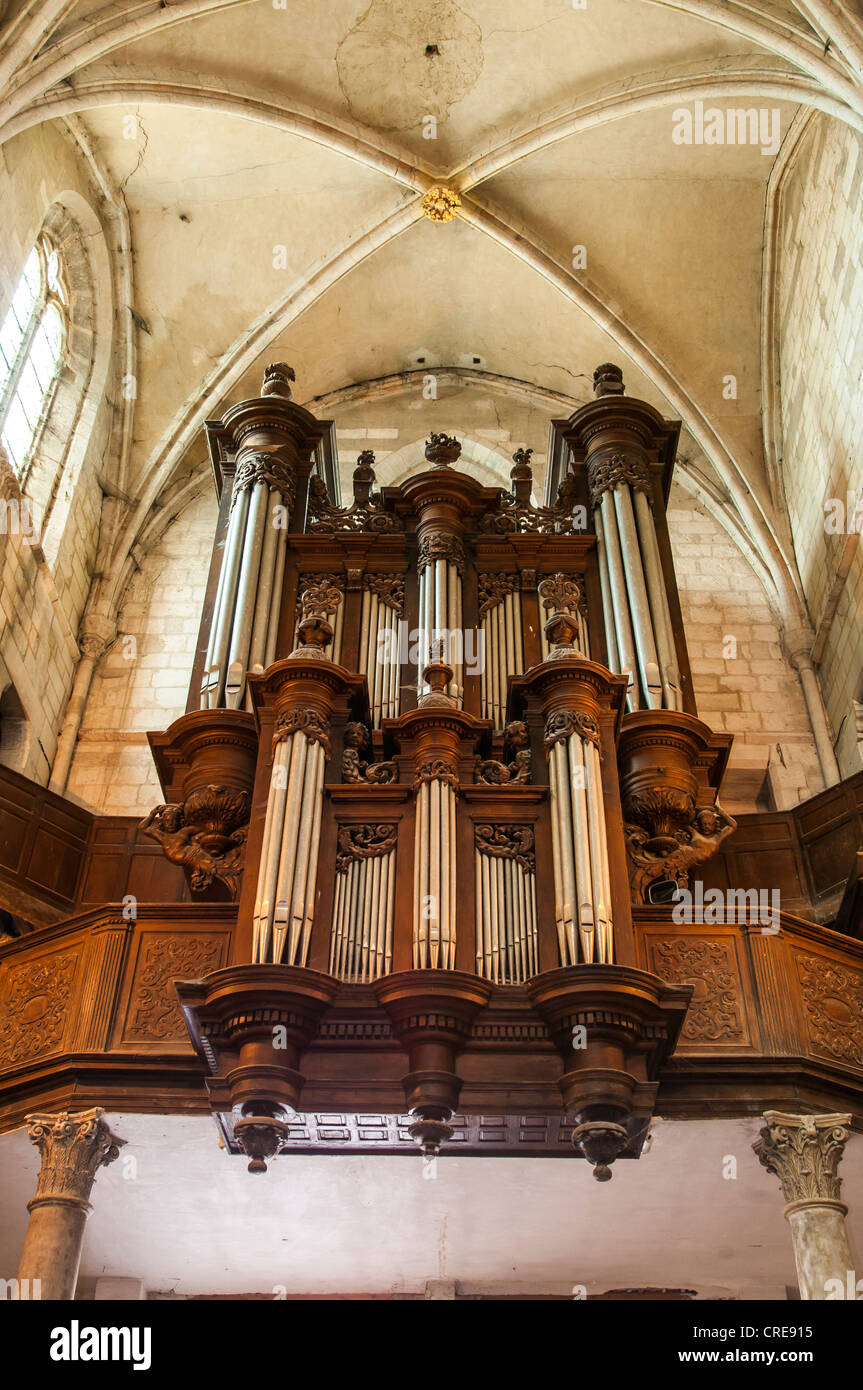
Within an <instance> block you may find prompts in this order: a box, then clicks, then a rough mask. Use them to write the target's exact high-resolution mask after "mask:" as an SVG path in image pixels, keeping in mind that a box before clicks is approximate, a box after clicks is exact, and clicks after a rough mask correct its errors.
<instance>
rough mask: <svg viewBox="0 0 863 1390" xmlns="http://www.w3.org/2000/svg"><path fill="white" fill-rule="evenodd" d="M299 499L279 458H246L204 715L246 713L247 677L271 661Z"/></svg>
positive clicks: (225, 561)
mask: <svg viewBox="0 0 863 1390" xmlns="http://www.w3.org/2000/svg"><path fill="white" fill-rule="evenodd" d="M293 499H294V484H293V479H292V477H291V474H290V472H289V470H288V468H287V465H286V464H284V463H283V462H282V461H281V460H279V459H278V458H277V457H276V456H275V455H273V454H268V453H253V454H250V455H248V456H247V457H246V458H245V459H242V460H241V462H240V464H239V466H238V468H237V474H236V478H235V480H234V489H233V494H232V498H231V514H230V520H229V522H228V531H227V535H226V537H225V549H224V553H223V556H222V565H221V570H220V573H219V582H218V585H217V588H216V598H215V601H214V605H213V617H212V621H211V624H210V635H209V639H208V643H207V655H206V660H205V662H204V675H203V681H202V686H201V707H202V708H204V709H217V708H222V707H225V706H226V707H227V708H229V709H239V708H240V707H241V706H242V705H243V703H244V700H245V699H246V676H247V675H248V673H249V672H250V671H262V670H263V669H264V667H265V666H266V665H268V664H270V661H271V660H272V656H273V654H274V652H275V643H276V633H277V630H278V619H279V610H280V607H281V598H282V580H283V576H284V565H285V545H286V533H287V519H288V514H289V511H290V507H291V506H292V504H293ZM247 703H248V702H247Z"/></svg>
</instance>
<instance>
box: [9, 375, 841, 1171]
mask: <svg viewBox="0 0 863 1390" xmlns="http://www.w3.org/2000/svg"><path fill="white" fill-rule="evenodd" d="M292 380H293V372H292V371H291V369H290V368H288V367H287V366H285V365H284V364H275V365H274V366H272V367H270V368H268V369H267V372H266V374H265V379H264V384H263V388H262V392H261V395H260V396H259V397H256V398H254V399H251V400H246V401H242V402H240V403H238V404H236V405H234V406H232V407H231V408H230V409H229V410H228V411H227V412H226V414H225V416H224V418H223V419H221V420H215V421H209V422H208V423H207V434H208V438H209V443H210V449H211V455H212V459H213V465H214V469H215V474H216V479H217V485H218V488H219V492H220V497H221V505H220V514H219V522H218V527H217V535H216V540H215V544H214V550H213V559H212V564H211V569H210V575H209V580H208V584H207V593H206V599H205V604H204V611H203V617H202V624H201V631H200V638H199V642H198V649H197V656H196V660H195V665H194V669H193V676H192V682H191V689H190V694H189V702H188V707H187V711H186V713H185V714H184V715H183V716H182V717H181V718H179V719H178V720H176V721H175V722H174V723H173V724H172V725H171V726H170V728H168V729H167V730H165V731H159V732H153V733H151V734H150V735H148V737H149V741H150V746H151V749H152V753H153V757H154V760H155V763H156V767H157V770H158V773H159V777H160V781H161V784H162V787H163V790H164V795H165V804H163V805H161V806H158V807H156V808H154V810H153V811H152V812H151V813H150V814H149V815H148V816H147V817H146V818H145V820H144V821H143V822H142V823H141V825H140V826H135V825H134V824H133V823H132V822H131V821H129V822H128V823H127V822H125V821H122V823H121V819H118V818H114V819H113V820H112V819H111V818H108V817H103V818H99V817H94V816H91V815H89V813H84V812H83V811H81V810H80V809H79V808H76V807H74V806H73V805H72V803H71V802H68V801H65V800H64V799H63V798H60V797H56V796H53V795H52V794H50V793H47V792H44V790H43V789H38V788H35V787H33V786H31V785H30V784H27V783H26V779H22V778H17V779H14V780H13V781H12V782H10V783H9V785H8V786H6V784H4V787H3V789H0V790H2V794H3V796H4V797H5V798H6V799H7V801H9V804H10V806H12V798H13V797H14V798H17V802H16V807H17V806H19V805H20V806H22V807H23V806H25V805H29V803H30V802H32V803H33V807H34V809H33V812H32V817H31V820H32V823H31V825H30V828H29V830H27V829H26V827H25V821H26V817H27V812H26V811H19V810H18V809H15V807H13V809H15V815H16V816H18V818H19V820H20V821H21V824H22V827H25V828H23V829H22V837H23V838H22V839H21V844H22V851H21V853H22V854H23V852H24V848H23V847H26V844H27V843H30V842H31V841H32V843H33V844H34V845H39V844H41V843H42V840H43V839H44V837H45V836H46V835H48V834H49V833H50V835H51V836H53V837H54V838H53V840H52V843H54V842H55V841H56V842H57V843H58V844H59V839H58V837H62V839H63V844H64V848H63V853H64V855H66V856H67V860H66V861H64V862H68V863H69V864H71V863H72V861H73V860H74V861H75V862H76V863H79V865H80V867H79V869H78V870H76V873H77V878H76V879H75V882H76V884H77V886H76V887H75V888H74V889H72V888H70V889H69V890H68V891H66V892H65V895H64V896H63V895H61V894H60V893H59V891H58V889H56V888H52V890H51V894H50V895H49V894H48V892H47V890H45V892H43V894H42V902H43V906H42V908H41V909H40V910H42V911H43V912H44V918H43V919H40V921H41V922H42V924H41V925H40V926H39V929H38V930H37V931H34V932H33V933H32V934H30V935H29V936H26V937H22V938H21V940H20V941H15V942H12V943H7V944H6V945H4V947H3V949H2V951H0V998H2V1001H3V1007H4V1009H5V1011H6V1012H5V1016H4V1018H3V1019H0V1108H2V1116H3V1119H4V1123H6V1124H15V1123H20V1121H21V1117H22V1116H23V1115H24V1114H25V1113H26V1111H27V1110H28V1109H32V1108H34V1106H42V1107H43V1108H44V1107H45V1106H46V1105H47V1104H56V1103H63V1102H64V1101H65V1103H67V1104H68V1103H69V1101H70V1100H71V1099H72V1098H73V1097H74V1099H75V1101H76V1103H78V1104H82V1103H83V1104H88V1103H89V1104H100V1105H106V1106H109V1107H114V1108H123V1107H126V1106H130V1107H131V1108H140V1109H144V1110H156V1111H160V1110H164V1111H167V1112H172V1111H175V1110H176V1111H178V1112H195V1111H206V1110H209V1111H211V1112H212V1113H214V1114H215V1116H216V1118H217V1121H218V1123H219V1125H220V1127H221V1131H222V1134H223V1137H224V1142H225V1146H226V1148H227V1149H228V1151H229V1152H230V1153H233V1154H241V1153H242V1154H244V1155H245V1156H246V1158H247V1160H248V1164H249V1168H250V1170H251V1171H253V1172H258V1171H262V1170H263V1169H264V1168H265V1167H266V1165H267V1163H268V1162H269V1161H270V1160H271V1159H272V1158H274V1157H275V1156H276V1155H277V1154H280V1153H284V1154H287V1155H290V1154H291V1153H293V1152H320V1151H340V1152H354V1153H355V1152H370V1151H371V1152H388V1153H391V1152H400V1153H416V1151H417V1146H419V1149H420V1150H421V1151H422V1153H423V1154H424V1156H425V1158H426V1159H427V1160H428V1161H429V1162H431V1161H433V1160H434V1159H435V1157H436V1155H437V1154H438V1153H439V1152H441V1151H442V1152H443V1153H444V1154H446V1153H449V1152H463V1153H489V1154H494V1153H501V1154H507V1153H508V1154H513V1153H517V1154H524V1155H532V1156H533V1155H549V1156H563V1155H570V1156H572V1155H575V1156H578V1157H583V1158H585V1159H587V1161H588V1162H589V1163H590V1164H591V1165H592V1166H593V1171H594V1174H595V1176H596V1177H597V1178H599V1179H601V1180H606V1179H608V1178H609V1177H610V1176H611V1172H612V1164H613V1163H614V1162H615V1161H616V1160H618V1159H621V1158H626V1159H635V1158H638V1156H639V1154H640V1152H641V1149H642V1145H643V1143H644V1139H645V1136H646V1133H647V1129H648V1126H649V1123H650V1119H651V1117H652V1115H653V1114H654V1113H657V1112H658V1113H662V1114H669V1115H684V1116H686V1115H713V1114H717V1113H721V1114H734V1115H741V1114H760V1113H761V1111H762V1110H763V1109H764V1108H765V1106H771V1105H773V1106H780V1107H782V1106H785V1107H787V1106H789V1105H790V1104H793V1103H794V1102H798V1101H800V1098H801V1096H803V1097H805V1102H806V1103H807V1104H809V1105H811V1106H814V1107H816V1108H819V1109H828V1110H829V1109H831V1107H832V1108H833V1109H836V1108H837V1106H840V1105H844V1106H846V1107H847V1106H848V1105H849V1102H850V1101H851V1100H852V1098H853V1097H856V1095H858V1094H859V1089H860V1085H861V1082H863V1056H861V1055H860V1050H859V1026H860V1023H861V1021H863V1020H861V1016H860V1010H859V999H860V998H861V997H863V990H861V981H863V946H861V944H860V943H859V942H857V941H854V940H852V939H851V938H850V936H841V935H839V934H838V933H837V932H832V931H829V930H827V929H825V928H823V927H820V926H818V925H816V924H815V923H814V922H811V921H807V920H806V919H804V918H802V917H796V916H794V915H793V914H791V913H788V912H786V911H784V910H783V911H782V912H781V913H780V914H779V916H780V921H781V930H777V931H773V930H770V931H768V932H764V931H763V930H762V927H761V926H760V925H759V924H758V923H757V921H753V920H751V919H747V917H746V915H745V913H742V912H741V913H738V914H736V915H735V914H734V913H731V915H730V916H728V917H726V919H725V920H724V921H723V922H721V923H720V924H719V925H713V926H711V925H707V924H706V923H704V922H701V921H699V919H697V918H693V919H690V920H681V919H680V918H678V917H677V916H675V915H674V914H673V908H672V898H673V896H674V894H675V893H676V892H677V890H679V889H687V888H692V887H693V886H694V884H695V881H696V876H699V875H701V874H702V873H704V875H705V877H706V878H708V879H709V875H710V873H711V872H714V871H715V872H716V873H717V875H718V874H719V870H717V869H716V864H717V862H719V863H721V864H723V865H725V866H726V867H725V868H723V870H722V872H723V873H725V872H726V871H727V865H728V864H732V863H733V862H735V861H733V860H732V859H730V858H729V859H727V860H726V859H724V858H723V855H724V853H725V850H724V842H725V840H726V839H727V838H728V837H729V836H732V835H733V834H734V832H735V824H734V821H733V820H732V819H731V817H730V816H728V815H726V813H725V812H724V811H723V810H722V808H721V806H720V805H719V803H718V802H717V793H718V791H719V788H720V783H721V779H722V775H723V771H724V768H725V765H726V762H727V758H728V753H729V748H730V743H731V739H730V737H729V736H727V735H725V734H716V733H713V732H712V731H711V729H710V728H708V726H707V725H706V724H704V723H703V722H702V721H701V720H700V719H699V718H698V715H697V711H696V708H695V700H694V696H693V690H692V681H691V677H690V671H689V663H688V658H687V652H686V642H685V635H684V630H683V624H682V621H681V615H680V605H679V602H678V596H677V589H676V583H675V576H674V567H673V563H672V558H671V550H670V545H669V540H668V533H667V529H666V524H665V505H666V499H667V496H668V489H669V486H670V479H671V471H672V468H673V463H674V454H675V448H676V442H677V435H678V429H679V427H678V426H677V425H676V424H674V423H669V422H667V421H665V420H663V419H662V417H661V416H660V415H659V414H658V413H657V412H656V411H655V410H654V409H653V408H652V407H651V406H649V405H648V404H646V403H645V402H642V401H638V400H634V399H631V398H629V397H627V396H626V394H625V392H624V389H623V382H622V378H621V373H620V371H619V369H618V368H616V367H614V366H612V365H610V364H605V365H603V366H602V367H599V368H598V369H597V371H596V373H595V378H594V399H593V400H591V401H590V402H589V403H588V404H586V405H584V406H582V407H581V408H580V409H579V410H577V411H576V412H575V413H574V414H573V415H572V416H571V417H570V418H569V419H568V420H565V421H557V422H555V423H554V428H555V431H556V434H557V439H558V446H557V456H559V457H563V458H566V459H567V460H568V463H567V469H566V472H565V473H564V475H563V477H562V480H561V481H560V484H559V486H558V488H557V492H556V496H555V498H554V500H553V501H552V502H551V503H550V504H549V505H544V506H542V505H539V504H538V503H537V502H536V501H535V500H534V496H533V479H532V476H531V467H530V451H529V450H526V449H519V450H518V451H517V452H516V454H515V455H514V457H513V467H512V472H511V483H510V487H509V489H504V488H502V487H501V488H486V487H482V486H480V485H479V484H478V483H477V482H476V481H475V480H474V479H473V478H471V477H470V476H468V475H467V474H466V473H465V472H462V471H460V469H459V466H458V465H459V456H460V452H461V450H460V445H459V443H458V441H457V440H455V439H453V438H451V437H449V436H447V435H444V434H432V435H431V437H430V439H429V441H428V443H427V444H426V447H425V458H424V459H421V458H418V459H417V465H416V469H415V471H414V472H413V474H412V475H411V476H410V477H409V478H408V479H407V480H406V481H405V482H403V483H402V484H401V485H400V486H397V487H390V488H384V489H383V490H382V491H378V490H376V487H375V474H374V457H373V455H372V454H371V453H362V454H360V456H359V459H358V460H357V466H356V469H355V471H354V475H353V497H352V499H351V501H350V503H349V504H347V505H340V504H339V502H338V500H337V498H334V497H333V496H331V492H332V491H333V489H332V488H331V489H330V491H328V488H327V485H326V480H325V476H324V473H323V470H321V469H320V468H319V467H318V466H317V464H316V459H320V458H321V456H322V452H323V451H322V440H324V438H325V436H326V434H327V429H328V426H327V423H326V422H322V421H319V420H317V419H316V418H315V417H314V416H313V415H312V414H310V413H309V412H308V411H307V410H305V409H304V408H303V407H301V406H299V405H298V404H296V403H295V402H294V400H293V399H292V394H291V381H292ZM7 781H8V779H7ZM848 785H849V789H848V791H847V793H846V794H844V795H845V799H846V801H847V800H848V799H849V798H850V797H852V796H856V795H857V792H855V790H854V787H856V785H857V784H856V783H855V784H854V786H853V787H852V785H851V783H849V784H848ZM37 793H38V795H37ZM849 804H850V803H849ZM855 804H856V803H855ZM831 805H832V803H831ZM861 809H863V808H861ZM825 814H826V813H825ZM848 814H850V812H849V813H848ZM749 819H750V820H752V821H753V822H755V821H757V820H758V819H759V818H758V817H750V818H749ZM846 819H847V817H846ZM776 820H777V818H776V817H772V818H771V817H770V816H769V815H768V816H766V817H765V818H764V830H763V832H762V831H761V830H759V829H758V827H757V826H754V825H753V826H752V827H750V828H749V829H748V831H747V833H748V834H749V836H750V839H751V837H752V836H754V835H755V834H756V832H757V833H758V835H760V836H761V839H762V840H764V843H765V845H766V844H767V843H768V840H767V839H764V836H767V837H768V838H769V837H770V836H774V837H776V836H778V835H779V834H780V831H781V830H782V829H783V826H784V822H783V826H779V825H777V824H774V822H775V821H776ZM27 835H29V836H30V840H29V841H28V840H26V836H27ZM40 836H41V837H42V839H40V838H39V837H40ZM34 837H36V838H35V839H34ZM746 843H749V842H748V841H747V842H746ZM771 843H772V842H771ZM778 843H779V842H778V840H777V845H778ZM717 850H719V851H720V853H719V854H718V855H717V853H716V852H717ZM28 854H31V858H30V859H29V860H27V861H26V862H27V863H30V862H32V863H36V859H35V858H34V857H33V854H32V853H31V852H30V851H28ZM130 856H131V857H130ZM19 857H20V856H19ZM738 858H739V859H740V861H741V863H742V862H743V861H746V862H749V863H751V862H754V861H752V860H751V859H750V860H747V859H746V853H745V852H744V849H741V850H740V852H739V855H738ZM42 861H44V863H45V865H46V866H48V865H49V862H50V856H47V857H46V855H45V854H44V853H43V854H42V858H41V860H40V861H39V862H40V863H41V862H42ZM758 862H759V864H760V865H761V866H762V867H760V868H759V869H756V883H758V884H759V886H760V883H761V882H763V881H764V877H763V876H764V867H763V866H764V864H765V861H764V860H759V861H758ZM21 863H22V864H24V863H25V861H24V859H21ZM702 865H703V866H705V867H704V868H703V869H702V867H701V866H702ZM130 866H131V867H130ZM135 866H137V867H135ZM759 874H760V875H761V878H760V880H759V878H758V877H757V875H759ZM6 876H7V878H10V876H9V874H8V873H7V875H6ZM715 881H716V882H721V881H722V879H721V876H718V877H717V878H716V880H715ZM3 882H4V880H3V876H2V873H0V887H2V885H3ZM52 882H53V880H52ZM10 883H11V885H12V886H11V887H10V889H9V892H10V893H11V892H12V891H13V889H14V891H15V892H16V893H17V894H18V898H17V899H15V901H23V897H24V895H26V894H29V900H32V899H33V892H32V872H31V878H30V879H28V878H27V877H26V874H25V871H24V869H23V868H22V869H21V870H20V871H19V872H18V876H17V878H14V879H11V878H10ZM124 893H125V894H127V895H128V894H131V895H132V897H131V900H132V901H133V902H134V904H135V909H134V912H131V913H130V912H129V911H127V909H126V907H125V906H123V904H126V903H127V902H128V901H129V899H128V898H127V897H123V896H122V895H123V894H124ZM121 898H122V903H121V901H120V900H121ZM8 901H10V902H12V901H13V899H12V898H11V897H10V898H9V899H8ZM70 909H71V912H72V915H71V916H69V915H68V914H69V911H70ZM178 1000H179V1006H178ZM34 1010H36V1012H37V1014H38V1017H39V1019H40V1020H41V1022H40V1023H39V1026H38V1028H35V1029H34V1028H33V1027H31V1026H30V1024H29V1020H30V1019H31V1018H32V1017H33V1016H34Z"/></svg>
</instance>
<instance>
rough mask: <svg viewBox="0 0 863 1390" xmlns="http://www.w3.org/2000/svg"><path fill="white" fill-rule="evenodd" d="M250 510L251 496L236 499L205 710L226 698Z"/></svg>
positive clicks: (215, 616)
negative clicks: (232, 627)
mask: <svg viewBox="0 0 863 1390" xmlns="http://www.w3.org/2000/svg"><path fill="white" fill-rule="evenodd" d="M248 509H249V494H248V492H246V491H245V490H244V491H242V492H240V493H239V494H237V495H235V498H234V501H233V504H232V506H231V517H230V521H229V522H228V534H227V537H226V538H225V551H224V554H223V556H222V572H221V575H220V577H219V586H218V590H217V593H216V603H215V606H214V609H213V620H212V622H211V624H210V640H209V642H208V644H207V660H206V669H205V672H204V682H205V685H204V692H203V699H202V704H203V706H204V708H208V709H216V708H218V707H219V706H220V705H221V703H222V700H223V698H224V682H225V657H226V655H227V651H228V642H229V640H230V636H231V624H232V622H233V619H234V604H235V601H236V595H237V581H238V579H239V575H240V558H241V554H242V546H243V537H244V535H245V529H246V515H247V513H248Z"/></svg>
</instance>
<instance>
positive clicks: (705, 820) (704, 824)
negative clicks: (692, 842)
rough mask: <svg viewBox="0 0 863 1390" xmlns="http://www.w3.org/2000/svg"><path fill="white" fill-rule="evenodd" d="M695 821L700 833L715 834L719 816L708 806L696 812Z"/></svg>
mask: <svg viewBox="0 0 863 1390" xmlns="http://www.w3.org/2000/svg"><path fill="white" fill-rule="evenodd" d="M696 823H697V825H698V829H699V830H700V831H701V833H702V835H715V834H716V832H717V830H718V829H719V817H718V816H717V814H716V812H715V811H711V809H710V807H709V806H705V807H704V809H703V810H701V811H699V812H698V815H697V817H696Z"/></svg>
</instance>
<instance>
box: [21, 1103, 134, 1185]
mask: <svg viewBox="0 0 863 1390" xmlns="http://www.w3.org/2000/svg"><path fill="white" fill-rule="evenodd" d="M104 1113H105V1112H104V1110H101V1109H99V1108H94V1109H92V1110H79V1111H77V1112H75V1113H74V1114H71V1113H70V1112H69V1111H66V1110H63V1111H60V1112H59V1113H57V1114H54V1115H27V1116H26V1117H25V1118H26V1120H27V1128H28V1131H29V1137H30V1142H31V1143H33V1144H35V1145H36V1147H37V1149H38V1150H39V1152H40V1154H41V1155H42V1165H41V1167H40V1169H39V1180H38V1183H37V1186H36V1195H35V1197H33V1198H32V1200H31V1201H30V1202H29V1203H28V1209H32V1207H33V1206H35V1205H38V1204H40V1203H42V1202H45V1201H55V1202H56V1201H58V1200H60V1201H66V1202H70V1203H72V1204H74V1205H76V1206H81V1207H83V1208H84V1209H85V1210H86V1209H87V1203H88V1199H89V1196H90V1190H91V1188H92V1186H93V1179H94V1178H95V1176H96V1170H97V1168H101V1167H104V1166H105V1165H106V1164H108V1163H113V1162H114V1159H115V1158H117V1157H118V1156H119V1153H120V1149H121V1148H122V1146H123V1145H124V1144H125V1143H126V1140H125V1139H118V1138H117V1135H116V1134H112V1133H111V1130H110V1129H109V1128H108V1126H107V1124H106V1123H105V1121H104V1119H103V1118H102V1117H103V1115H104Z"/></svg>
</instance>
